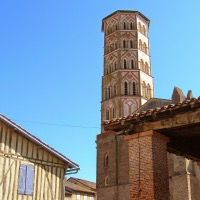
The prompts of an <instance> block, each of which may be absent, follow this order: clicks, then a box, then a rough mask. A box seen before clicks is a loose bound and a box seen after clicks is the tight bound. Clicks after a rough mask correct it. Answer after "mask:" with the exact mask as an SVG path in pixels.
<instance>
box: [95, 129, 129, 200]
mask: <svg viewBox="0 0 200 200" xmlns="http://www.w3.org/2000/svg"><path fill="white" fill-rule="evenodd" d="M105 155H108V157H109V164H108V166H105ZM128 155H129V154H128V142H127V141H126V140H124V139H123V136H117V135H115V133H114V132H106V133H102V134H100V135H98V136H97V198H98V200H129V185H128V182H129V165H128V158H129V156H128ZM106 177H108V185H105V178H106Z"/></svg>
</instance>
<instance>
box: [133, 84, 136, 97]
mask: <svg viewBox="0 0 200 200" xmlns="http://www.w3.org/2000/svg"><path fill="white" fill-rule="evenodd" d="M133 95H136V84H135V82H133Z"/></svg>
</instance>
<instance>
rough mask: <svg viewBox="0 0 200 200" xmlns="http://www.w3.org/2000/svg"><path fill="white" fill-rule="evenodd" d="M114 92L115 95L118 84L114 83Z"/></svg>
mask: <svg viewBox="0 0 200 200" xmlns="http://www.w3.org/2000/svg"><path fill="white" fill-rule="evenodd" d="M113 94H114V96H116V95H117V86H116V84H114V92H113Z"/></svg>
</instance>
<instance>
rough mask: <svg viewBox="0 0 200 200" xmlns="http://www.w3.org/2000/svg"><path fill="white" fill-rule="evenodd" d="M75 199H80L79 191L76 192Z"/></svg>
mask: <svg viewBox="0 0 200 200" xmlns="http://www.w3.org/2000/svg"><path fill="white" fill-rule="evenodd" d="M76 200H81V194H80V193H79V192H78V193H77V194H76Z"/></svg>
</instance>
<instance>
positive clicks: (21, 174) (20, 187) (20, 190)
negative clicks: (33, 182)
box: [18, 164, 26, 194]
mask: <svg viewBox="0 0 200 200" xmlns="http://www.w3.org/2000/svg"><path fill="white" fill-rule="evenodd" d="M25 179H26V165H22V164H21V165H20V168H19V179H18V194H24V192H25Z"/></svg>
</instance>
